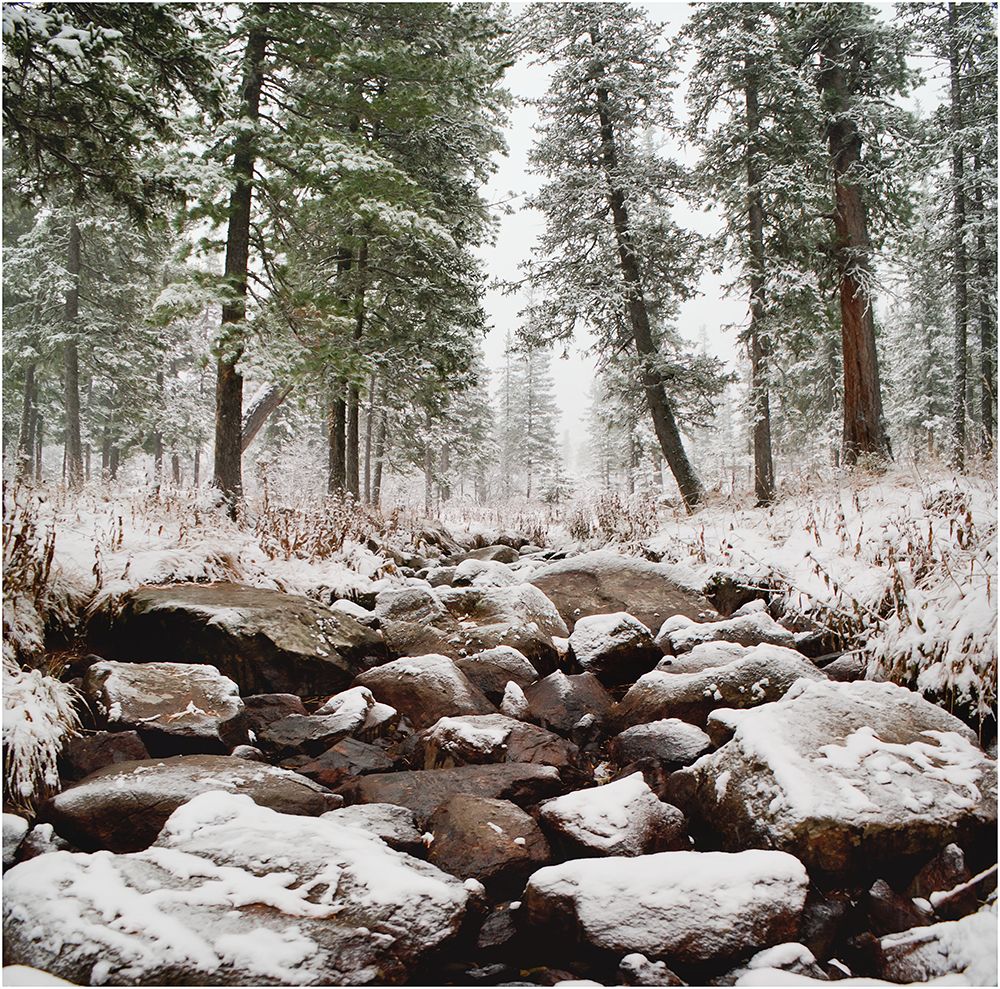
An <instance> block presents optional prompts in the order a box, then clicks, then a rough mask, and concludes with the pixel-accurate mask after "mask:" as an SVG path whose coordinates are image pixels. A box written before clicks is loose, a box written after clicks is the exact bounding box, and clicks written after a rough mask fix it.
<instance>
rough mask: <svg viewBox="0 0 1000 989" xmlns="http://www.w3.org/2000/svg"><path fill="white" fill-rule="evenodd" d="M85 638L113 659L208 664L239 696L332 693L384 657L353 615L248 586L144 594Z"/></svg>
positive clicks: (98, 620)
mask: <svg viewBox="0 0 1000 989" xmlns="http://www.w3.org/2000/svg"><path fill="white" fill-rule="evenodd" d="M88 635H89V636H90V638H91V641H92V642H94V643H95V645H97V646H98V651H99V652H101V653H102V655H107V656H109V657H110V658H112V659H121V660H126V661H131V662H172V661H178V662H198V663H208V664H210V665H211V666H214V667H216V669H218V670H219V671H220V672H222V673H223V674H224V675H225V676H228V677H230V678H231V679H232V680H235V681H236V683H238V684H239V687H240V693H242V694H255V693H290V694H296V695H297V696H300V697H314V696H317V695H327V694H332V693H333V692H334V691H337V690H341V689H343V688H344V687H348V686H350V684H351V681H352V680H353V679H354V677H355V675H356V674H357V673H359V672H360V671H361V670H363V669H366V668H367V667H369V666H371V665H373V664H375V663H380V662H383V661H384V660H385V659H386V657H387V654H386V648H385V642H384V641H383V639H382V636H381V634H380V633H378V632H373V631H372V630H371V629H369V628H366V627H365V626H364V625H362V624H361V623H360V622H357V621H355V620H354V619H353V618H351V617H350V616H349V615H346V614H344V613H343V612H339V613H338V612H335V611H331V610H330V609H329V608H327V607H326V606H325V605H322V604H320V603H318V602H317V601H313V600H312V599H310V598H307V597H302V596H300V595H297V594H285V593H283V592H281V591H272V590H260V589H258V588H253V587H246V586H244V585H242V584H225V583H217V584H173V585H169V586H166V587H140V588H137V589H136V590H133V591H129V592H128V593H127V594H125V595H124V596H123V597H122V598H121V600H120V602H119V603H118V605H117V607H115V608H114V609H111V608H110V607H109V608H108V609H107V610H104V611H100V612H98V613H97V614H95V615H94V616H92V618H91V621H90V624H89V626H88Z"/></svg>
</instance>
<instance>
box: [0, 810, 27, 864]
mask: <svg viewBox="0 0 1000 989" xmlns="http://www.w3.org/2000/svg"><path fill="white" fill-rule="evenodd" d="M27 833H28V822H27V821H26V820H25V819H24V818H23V817H21V816H20V815H19V814H4V816H3V867H4V868H5V869H8V868H10V866H12V865H13V864H14V862H15V861H16V860H17V851H18V849H19V848H20V847H21V842H23V841H24V838H25V835H27Z"/></svg>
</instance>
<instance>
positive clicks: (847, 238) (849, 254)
mask: <svg viewBox="0 0 1000 989" xmlns="http://www.w3.org/2000/svg"><path fill="white" fill-rule="evenodd" d="M844 59H845V54H844V44H843V41H842V40H841V39H839V38H831V39H830V40H828V42H827V44H826V47H825V49H824V51H823V55H822V60H821V68H820V77H819V85H820V88H821V90H822V91H823V93H824V95H825V97H826V99H827V103H828V105H829V106H830V107H832V108H833V119H832V121H831V123H830V124H829V125H828V127H827V140H828V142H829V148H830V158H831V160H832V162H833V174H834V194H835V197H836V207H835V209H834V228H835V230H836V243H835V249H836V257H837V267H838V273H839V277H840V325H841V341H842V346H843V354H844V433H843V462H844V463H845V464H847V465H851V464H854V463H856V462H857V459H858V457H859V455H862V454H870V455H873V456H875V457H877V458H879V459H883V458H887V457H889V456H891V451H890V450H889V442H888V437H887V436H886V433H885V425H884V422H883V418H882V389H881V385H880V382H879V369H878V354H877V352H876V350H875V318H874V311H873V304H872V303H873V300H872V298H871V296H870V294H869V291H868V285H869V284H870V283H871V279H872V270H871V257H870V255H871V238H870V237H869V235H868V214H867V210H866V208H865V204H864V200H863V199H862V196H861V188H860V186H859V185H858V184H857V182H856V180H855V175H856V173H857V171H858V168H859V165H860V162H861V135H860V133H859V132H858V128H857V126H856V124H855V122H854V120H853V119H852V118H851V117H850V116H849V113H848V105H849V102H850V95H851V94H850V91H849V86H848V79H847V74H846V71H845V67H844Z"/></svg>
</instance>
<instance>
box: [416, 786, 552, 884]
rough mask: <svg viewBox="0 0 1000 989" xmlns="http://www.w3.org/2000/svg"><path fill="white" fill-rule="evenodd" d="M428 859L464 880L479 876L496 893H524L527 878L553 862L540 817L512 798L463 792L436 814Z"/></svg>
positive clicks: (431, 830)
mask: <svg viewBox="0 0 1000 989" xmlns="http://www.w3.org/2000/svg"><path fill="white" fill-rule="evenodd" d="M428 827H429V831H430V833H431V834H432V835H433V836H434V840H433V841H432V842H431V846H430V849H429V851H428V855H427V858H428V860H429V861H430V862H433V863H434V864H435V865H436V866H437V867H438V868H440V869H444V871H445V872H450V873H451V874H452V875H453V876H457V877H458V878H460V879H469V878H472V879H477V880H479V882H481V883H483V885H484V886H486V888H487V889H488V890H489V891H490V892H491V893H492V894H493V895H494V896H503V895H504V894H510V895H518V894H520V892H521V890H522V889H523V888H524V881H525V880H526V879H527V878H528V876H529V875H530V874H531V873H532V872H534V871H535V870H536V869H538V868H539V867H541V866H543V865H545V864H546V863H547V862H549V861H551V853H550V851H549V845H548V842H547V841H546V840H545V836H544V835H543V834H542V832H541V831H540V830H539V828H538V825H537V824H536V823H535V821H534V818H532V817H531V815H530V814H526V813H525V812H524V811H523V810H521V808H520V807H518V806H517V805H516V804H513V803H511V802H510V801H509V800H495V799H492V798H489V797H480V796H475V795H473V794H459V795H457V796H455V797H452V798H451V800H449V801H448V802H447V803H445V804H443V805H442V806H441V807H440V808H439V809H438V810H437V812H436V813H435V814H434V816H433V818H431V821H430V824H429V826H428Z"/></svg>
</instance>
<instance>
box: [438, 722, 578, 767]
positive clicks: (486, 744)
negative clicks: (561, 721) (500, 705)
mask: <svg viewBox="0 0 1000 989" xmlns="http://www.w3.org/2000/svg"><path fill="white" fill-rule="evenodd" d="M420 746H421V750H422V752H423V764H424V768H425V769H436V768H439V767H448V766H463V765H470V764H484V763H492V762H522V763H537V764H539V765H549V766H557V767H558V766H565V765H568V764H571V763H575V762H576V761H577V759H578V756H579V752H578V750H577V747H576V746H575V745H573V744H572V743H571V742H567V741H566V740H565V739H563V738H560V737H559V736H558V735H556V734H554V733H553V732H550V731H547V730H546V729H544V728H539V727H538V726H537V725H529V724H525V723H524V722H522V721H518V720H516V719H515V718H509V717H507V716H506V715H503V714H481V715H468V716H464V717H458V718H441V719H440V720H439V721H437V722H435V723H434V724H433V725H432V726H431V727H430V728H428V729H427V730H426V731H424V732H422V733H421V738H420Z"/></svg>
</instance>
